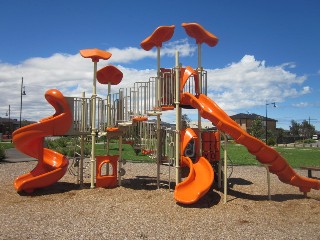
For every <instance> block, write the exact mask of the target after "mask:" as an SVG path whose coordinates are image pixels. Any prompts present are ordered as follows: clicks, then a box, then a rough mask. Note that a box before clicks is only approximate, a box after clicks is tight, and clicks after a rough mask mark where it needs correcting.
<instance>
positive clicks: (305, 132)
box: [300, 120, 316, 138]
mask: <svg viewBox="0 0 320 240" xmlns="http://www.w3.org/2000/svg"><path fill="white" fill-rule="evenodd" d="M300 129H301V134H302V136H303V137H304V138H312V135H314V134H315V133H316V129H315V127H314V126H313V125H312V124H310V123H309V122H308V121H307V120H303V122H302V123H301V125H300Z"/></svg>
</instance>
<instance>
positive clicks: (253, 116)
mask: <svg viewBox="0 0 320 240" xmlns="http://www.w3.org/2000/svg"><path fill="white" fill-rule="evenodd" d="M230 117H231V118H232V119H233V120H237V119H252V120H254V119H257V118H259V117H260V118H261V119H262V120H263V121H265V120H266V117H265V116H261V115H258V114H255V113H250V114H245V113H238V114H235V115H232V116H230ZM268 121H274V122H277V121H278V120H276V119H273V118H268Z"/></svg>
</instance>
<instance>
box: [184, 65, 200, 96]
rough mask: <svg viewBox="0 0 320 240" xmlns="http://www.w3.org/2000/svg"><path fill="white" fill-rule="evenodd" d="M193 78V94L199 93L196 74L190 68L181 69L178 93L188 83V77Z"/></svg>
mask: <svg viewBox="0 0 320 240" xmlns="http://www.w3.org/2000/svg"><path fill="white" fill-rule="evenodd" d="M191 75H193V76H194V85H195V92H196V93H197V94H198V93H199V90H200V89H199V77H198V72H197V71H196V70H194V69H193V68H192V67H190V66H187V67H186V68H182V69H181V78H180V81H181V82H180V91H181V92H182V91H183V88H184V85H185V84H186V82H187V81H188V79H189V77H190V76H191Z"/></svg>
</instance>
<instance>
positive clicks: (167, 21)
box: [0, 0, 320, 130]
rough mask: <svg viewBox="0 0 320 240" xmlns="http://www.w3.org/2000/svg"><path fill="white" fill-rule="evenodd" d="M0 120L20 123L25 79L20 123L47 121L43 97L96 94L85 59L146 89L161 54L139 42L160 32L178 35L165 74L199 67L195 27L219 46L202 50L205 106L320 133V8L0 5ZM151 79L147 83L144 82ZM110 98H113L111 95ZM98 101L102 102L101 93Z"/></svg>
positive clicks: (303, 0)
mask: <svg viewBox="0 0 320 240" xmlns="http://www.w3.org/2000/svg"><path fill="white" fill-rule="evenodd" d="M0 8H1V10H2V11H1V15H0V33H1V38H0V87H1V88H0V102H1V105H0V117H4V116H5V112H6V111H7V109H8V105H9V104H10V106H11V110H12V116H13V117H16V118H17V117H18V115H19V106H20V92H19V91H20V83H21V77H22V76H23V77H24V83H25V86H26V92H27V95H26V96H24V98H23V101H24V108H23V109H24V111H23V118H25V119H28V120H38V119H39V118H42V117H45V116H47V115H48V114H50V111H51V109H50V107H48V106H46V107H45V104H44V102H45V101H44V100H43V94H44V92H45V90H46V89H49V88H53V87H55V88H58V89H61V90H62V92H63V93H64V94H65V95H68V96H70V95H77V96H80V95H81V91H83V90H85V91H86V92H87V94H89V95H90V94H91V91H92V90H91V76H92V74H91V72H90V71H91V67H92V65H91V63H90V61H86V60H83V59H81V57H80V56H79V54H78V53H79V50H80V49H85V48H99V49H103V50H108V51H110V52H112V53H113V54H114V55H113V57H112V58H111V59H110V61H105V62H102V63H100V66H101V67H102V66H104V65H106V64H108V63H112V64H114V65H117V66H119V67H120V68H121V70H123V72H124V74H125V78H124V81H123V85H128V84H129V83H133V82H134V81H141V80H147V79H148V76H150V74H151V75H152V74H154V69H155V68H156V60H155V52H154V51H151V52H144V51H143V50H141V48H140V42H141V41H142V40H143V39H144V38H146V37H147V36H149V35H150V34H151V33H152V32H153V31H154V30H155V28H157V27H158V26H161V25H175V26H176V29H175V34H174V36H173V38H172V39H171V40H170V42H168V43H166V44H165V45H164V48H165V49H166V51H164V54H163V57H162V66H163V67H172V66H173V65H174V58H173V56H172V53H173V52H174V50H175V49H177V48H179V49H182V50H183V51H184V54H183V55H182V57H181V62H182V64H183V65H191V66H194V67H196V65H197V57H196V55H197V53H196V50H195V49H196V45H195V42H194V39H191V38H189V37H188V36H187V35H186V34H185V32H184V29H183V28H182V27H181V23H183V22H197V23H199V24H201V25H202V26H203V27H205V28H206V29H207V30H208V31H210V32H212V33H213V34H215V35H216V36H217V37H218V38H219V43H218V45H217V46H216V47H214V48H209V47H208V46H205V45H204V46H203V60H202V63H203V66H204V67H205V68H206V69H208V81H209V83H208V84H209V96H210V97H211V98H213V99H214V100H215V101H216V102H217V103H218V104H219V105H221V106H222V108H223V109H225V110H226V112H227V113H228V114H236V113H240V112H244V113H246V112H249V113H257V114H260V115H264V114H265V108H266V106H265V102H266V101H268V102H274V101H275V102H277V106H278V107H277V108H271V107H268V116H269V117H271V118H274V119H276V120H278V126H279V127H283V128H285V129H288V127H289V125H290V121H291V119H295V120H296V121H298V122H301V121H303V120H304V119H306V120H308V119H309V118H310V120H311V123H312V124H313V125H315V126H316V128H317V129H318V130H320V116H319V108H320V99H319V94H320V83H319V77H320V65H319V63H320V46H319V43H320V31H319V22H320V14H319V9H320V2H319V1H317V0H300V1H298V0H291V1H284V0H280V1H279V0H278V1H274V0H271V1H258V0H251V1H249V0H243V1H237V0H229V1H216V0H210V1H201V0H199V1H189V0H186V1H179V2H178V1H166V0H165V1H145V0H141V1H129V0H128V1H102V0H100V1H97V0H91V1H84V0H77V1H75V0H69V1H62V0H56V1H49V0H42V1H40V0H38V1H35V0H28V1H25V0H11V1H4V0H0ZM142 78H145V79H142ZM114 90H117V88H115V89H114ZM98 93H100V94H104V93H105V89H103V87H102V86H100V89H99V90H98Z"/></svg>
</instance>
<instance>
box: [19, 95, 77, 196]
mask: <svg viewBox="0 0 320 240" xmlns="http://www.w3.org/2000/svg"><path fill="white" fill-rule="evenodd" d="M45 98H46V99H47V101H48V102H49V103H50V104H51V105H52V106H53V107H54V108H55V110H56V112H55V114H54V115H52V116H50V117H47V118H43V119H41V120H40V121H39V122H37V123H34V124H31V125H28V126H25V127H22V128H19V129H18V130H16V131H14V132H13V143H14V144H15V147H16V148H17V149H18V150H19V151H20V152H23V153H24V154H26V155H29V156H31V157H33V158H36V159H38V164H37V165H36V167H35V168H34V169H33V170H32V171H31V172H29V173H27V174H24V175H21V176H19V177H18V178H17V179H16V180H15V181H14V187H15V189H16V190H17V191H18V192H21V191H25V192H32V191H33V190H34V189H37V188H43V187H47V186H49V185H51V184H53V183H55V182H57V181H58V180H59V179H61V178H62V177H63V176H64V174H65V173H66V171H67V167H68V159H67V157H65V156H64V155H62V154H60V153H58V152H55V151H53V150H51V149H47V148H44V147H43V143H44V138H45V137H46V136H61V135H63V134H65V132H67V131H68V130H69V128H70V127H71V125H72V113H71V109H70V107H69V104H68V102H67V100H66V99H65V97H64V96H63V95H62V93H61V92H60V91H58V90H56V89H51V90H48V91H47V92H46V93H45Z"/></svg>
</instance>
